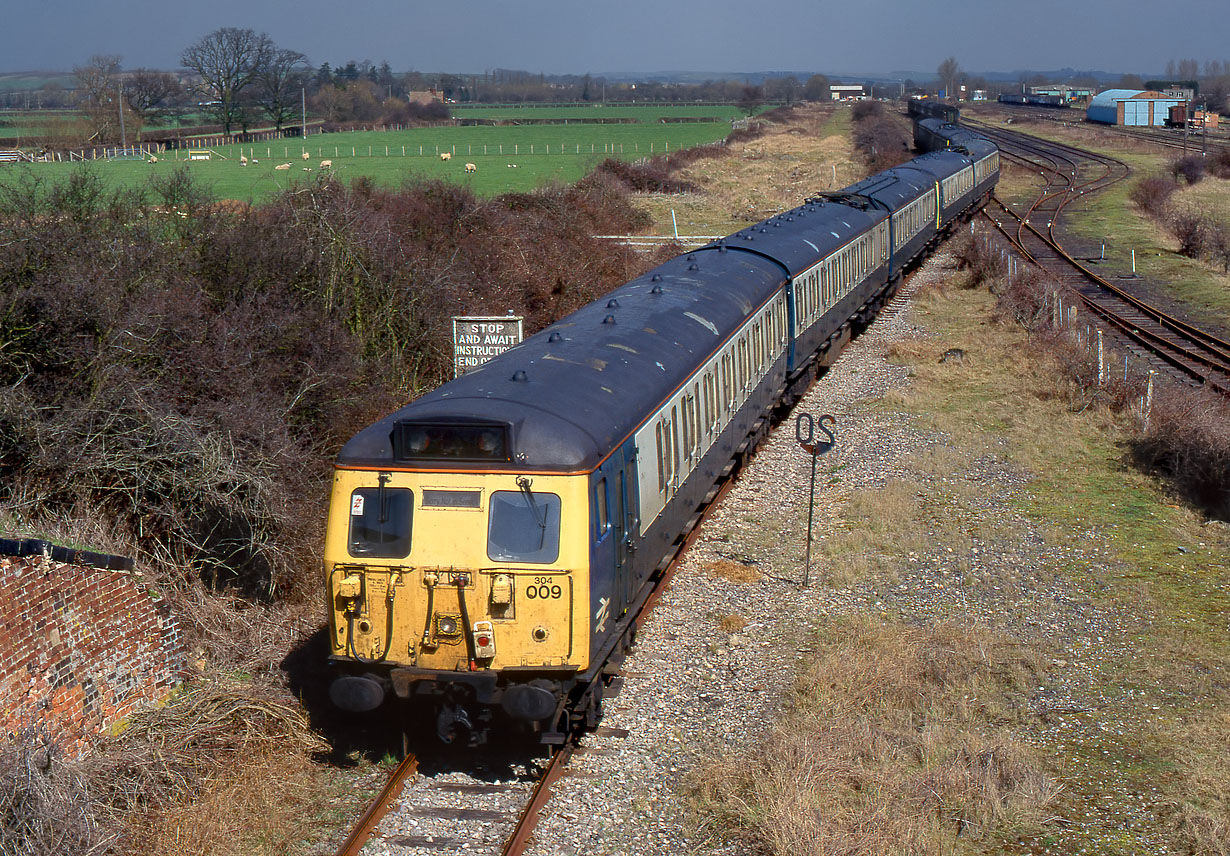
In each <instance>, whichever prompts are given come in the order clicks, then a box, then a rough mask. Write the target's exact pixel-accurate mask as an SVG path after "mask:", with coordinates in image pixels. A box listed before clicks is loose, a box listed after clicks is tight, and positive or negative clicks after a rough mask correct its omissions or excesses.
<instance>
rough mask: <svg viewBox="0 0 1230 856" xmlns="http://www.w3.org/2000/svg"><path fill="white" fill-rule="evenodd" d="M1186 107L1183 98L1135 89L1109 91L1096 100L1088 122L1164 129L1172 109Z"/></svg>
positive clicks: (1091, 103) (1091, 104)
mask: <svg viewBox="0 0 1230 856" xmlns="http://www.w3.org/2000/svg"><path fill="white" fill-rule="evenodd" d="M1182 103H1184V101H1183V99H1182V98H1174V97H1172V96H1167V95H1163V94H1162V93H1161V92H1152V91H1144V92H1140V91H1138V90H1135V89H1107V90H1106V91H1105V92H1099V93H1098V94H1097V95H1095V96H1093V99H1092V100H1091V101H1090V102H1089V109H1088V110H1086V111H1085V118H1087V119H1088V120H1089V121H1090V122H1101V123H1102V124H1104V125H1128V126H1131V127H1161V126H1162V125H1165V124H1166V120H1167V118H1169V116H1170V108H1171V107H1174V106H1175V105H1176V104H1182Z"/></svg>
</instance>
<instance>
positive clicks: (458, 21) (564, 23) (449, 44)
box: [0, 0, 1230, 74]
mask: <svg viewBox="0 0 1230 856" xmlns="http://www.w3.org/2000/svg"><path fill="white" fill-rule="evenodd" d="M4 5H5V6H6V7H7V8H6V9H5V11H4V14H3V16H0V71H26V70H43V69H65V70H67V69H71V68H72V67H73V66H74V65H80V64H82V63H84V62H85V60H86V59H87V58H88V57H90V56H91V55H92V54H119V55H121V57H122V59H123V64H124V67H125V68H136V67H139V66H148V67H154V68H162V69H168V70H170V69H174V68H178V66H179V56H180V53H181V52H182V50H183V49H184V47H186V46H187V45H188V44H190V43H192V42H193V41H195V40H196V39H198V38H200V37H201V36H203V35H205V34H206V33H208V32H210V31H212V30H215V29H217V28H219V27H248V28H251V29H254V30H256V31H258V32H261V31H263V32H266V33H268V34H269V35H270V36H271V37H272V38H273V40H274V41H275V42H276V43H277V44H278V45H279V46H281V47H286V48H292V49H295V50H299V51H302V52H303V53H305V54H307V56H308V58H309V60H310V61H311V63H312V64H313V65H319V64H320V63H322V62H329V63H331V64H334V65H337V64H339V63H344V62H346V61H347V60H350V59H354V60H360V61H361V60H364V59H369V60H371V61H372V62H374V63H377V64H378V63H380V62H381V61H383V60H387V61H388V62H389V64H390V65H391V66H392V67H393V70H394V71H397V72H401V71H410V70H416V71H449V72H458V73H473V72H481V71H483V70H485V69H490V68H515V69H524V70H528V71H534V72H538V71H542V72H546V73H548V74H551V73H578V74H579V73H586V72H591V73H600V72H613V71H641V72H649V71H775V70H787V71H822V72H845V73H873V72H887V71H893V70H911V71H923V72H934V70H935V67H936V66H937V65H938V64H939V62H940V61H941V60H942V59H944V57H946V56H949V55H952V56H955V57H956V58H957V61H958V62H959V63H960V64H961V67H962V68H963V69H965V70H968V71H974V72H981V71H1014V70H1019V69H1052V68H1060V67H1064V66H1070V67H1072V68H1077V69H1101V70H1105V71H1110V72H1137V73H1146V74H1147V73H1150V72H1160V71H1162V70H1163V69H1164V68H1165V65H1166V61H1167V60H1169V59H1179V58H1182V57H1192V58H1195V59H1197V60H1198V61H1200V62H1201V63H1202V64H1203V62H1204V61H1205V60H1210V59H1215V60H1219V61H1225V60H1230V45H1228V44H1227V43H1226V41H1225V37H1226V35H1227V33H1230V26H1228V25H1230V0H1169V2H1167V3H1164V4H1160V5H1159V4H1156V3H1149V4H1146V3H1144V2H1139V0H1138V2H1123V0H1013V1H1012V2H1006V0H990V2H975V0H948V2H943V3H940V2H928V0H844V2H831V0H829V2H825V0H737V2H736V0H618V2H606V3H598V2H593V0H589V1H588V2H585V0H582V2H565V0H468V1H467V2H421V0H341V2H339V0H294V2H286V0H272V1H271V0H264V2H262V0H244V2H238V0H188V2H183V0H180V2H175V3H150V2H148V0H145V2H136V0H101V2H100V1H99V0H68V1H67V2H61V3H40V2H37V0H36V1H35V2H17V1H16V0H5V4H4Z"/></svg>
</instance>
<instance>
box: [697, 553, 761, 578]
mask: <svg viewBox="0 0 1230 856" xmlns="http://www.w3.org/2000/svg"><path fill="white" fill-rule="evenodd" d="M705 572H706V573H708V574H711V575H713V576H715V577H721V578H722V579H724V580H730V581H731V582H732V583H754V582H756V581H757V580H759V579H760V576H761V574H760V571H759V570H758V569H757V568H756V566H755V565H745V564H743V562H734V561H731V560H730V559H718V560H717V561H716V562H710V563H709V564H707V565H705Z"/></svg>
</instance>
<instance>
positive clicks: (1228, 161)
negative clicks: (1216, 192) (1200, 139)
mask: <svg viewBox="0 0 1230 856" xmlns="http://www.w3.org/2000/svg"><path fill="white" fill-rule="evenodd" d="M1208 161H1209V172H1211V173H1213V175H1215V176H1217V177H1218V178H1230V149H1218V150H1217V151H1216V152H1213V153H1212V154H1211V155H1210V156H1209V158H1208Z"/></svg>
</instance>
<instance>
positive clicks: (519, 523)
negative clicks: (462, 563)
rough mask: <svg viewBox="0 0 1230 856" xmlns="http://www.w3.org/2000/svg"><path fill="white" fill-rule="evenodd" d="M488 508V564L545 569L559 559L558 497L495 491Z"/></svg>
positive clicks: (531, 492)
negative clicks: (523, 565)
mask: <svg viewBox="0 0 1230 856" xmlns="http://www.w3.org/2000/svg"><path fill="white" fill-rule="evenodd" d="M489 507H490V511H489V514H490V517H489V520H488V525H487V556H488V557H489V558H490V559H491V560H492V561H503V562H529V563H532V564H540V565H549V564H551V563H552V562H554V561H555V560H556V559H557V558H559V525H560V499H559V497H558V496H556V495H555V494H553V493H537V492H533V491H530V490H519V491H517V490H497V491H496V492H494V493H493V494H491V502H490V506H489Z"/></svg>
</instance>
